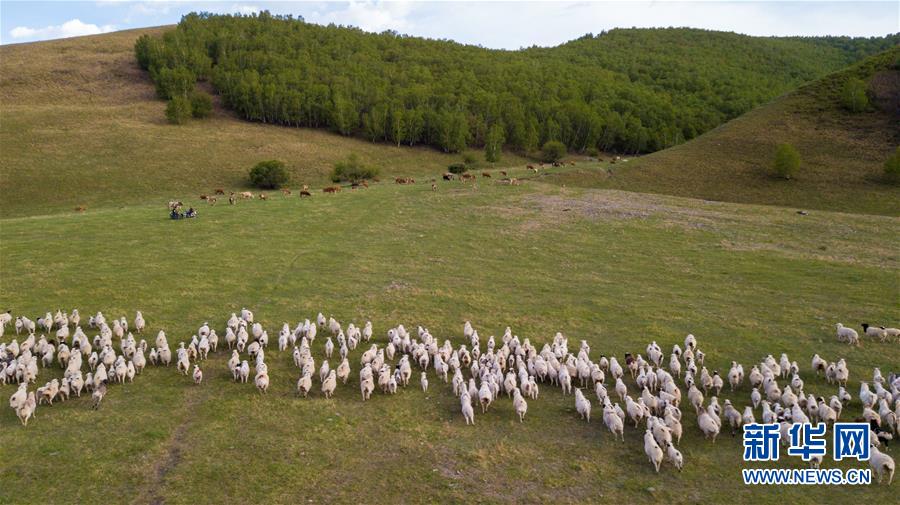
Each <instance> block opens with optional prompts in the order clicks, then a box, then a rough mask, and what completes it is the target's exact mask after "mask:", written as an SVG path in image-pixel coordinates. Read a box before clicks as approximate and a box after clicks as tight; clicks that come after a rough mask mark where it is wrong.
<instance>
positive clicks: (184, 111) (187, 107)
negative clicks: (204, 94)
mask: <svg viewBox="0 0 900 505" xmlns="http://www.w3.org/2000/svg"><path fill="white" fill-rule="evenodd" d="M190 117H191V101H190V100H188V99H187V98H185V97H183V96H175V97H172V99H171V100H169V103H168V104H167V105H166V119H168V120H169V122H170V123H172V124H184V123H187V121H188V119H190Z"/></svg>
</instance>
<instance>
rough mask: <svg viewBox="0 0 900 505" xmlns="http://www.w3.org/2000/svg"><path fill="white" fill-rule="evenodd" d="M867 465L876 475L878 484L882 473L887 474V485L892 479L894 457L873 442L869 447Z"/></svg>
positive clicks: (882, 475) (882, 476)
mask: <svg viewBox="0 0 900 505" xmlns="http://www.w3.org/2000/svg"><path fill="white" fill-rule="evenodd" d="M876 439H877V437H876ZM869 466H870V467H872V471H873V472H875V473H876V474H877V475H878V483H879V484H881V481H882V479H883V478H884V474H887V476H888V481H887V483H888V485H890V484H891V481H893V480H894V468H895V465H894V458H892V457H890V456H888V455H887V454H885V453H883V452H881V451H880V450H878V448H877V447H876V446H875V445H874V444H873V445H871V446H870V447H869Z"/></svg>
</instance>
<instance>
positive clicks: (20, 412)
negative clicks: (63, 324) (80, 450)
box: [16, 391, 893, 474]
mask: <svg viewBox="0 0 900 505" xmlns="http://www.w3.org/2000/svg"><path fill="white" fill-rule="evenodd" d="M35 410H37V401H36V400H35V397H34V391H32V392H30V393H28V396H27V397H26V398H25V401H24V402H23V403H22V405H20V406H19V407H18V408H17V409H16V416H17V417H18V418H19V421H21V422H22V426H28V420H29V419H30V418H32V417H34V412H35ZM891 464H893V461H892V462H891ZM891 473H892V474H893V471H892V472H891Z"/></svg>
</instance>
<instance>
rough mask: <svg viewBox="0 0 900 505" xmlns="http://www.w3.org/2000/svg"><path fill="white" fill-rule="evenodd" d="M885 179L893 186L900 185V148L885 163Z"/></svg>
mask: <svg viewBox="0 0 900 505" xmlns="http://www.w3.org/2000/svg"><path fill="white" fill-rule="evenodd" d="M884 177H885V178H886V179H887V180H888V182H891V183H893V184H898V183H900V146H898V147H897V150H896V151H894V154H892V155H891V156H890V157H889V158H888V159H887V160H886V161H885V162H884Z"/></svg>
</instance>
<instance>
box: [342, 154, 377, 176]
mask: <svg viewBox="0 0 900 505" xmlns="http://www.w3.org/2000/svg"><path fill="white" fill-rule="evenodd" d="M377 175H378V169H376V168H373V167H366V166H363V164H362V163H361V162H360V161H359V157H358V156H357V155H355V154H351V155H350V156H348V157H347V159H346V160H344V161H339V162H337V163H335V164H334V170H332V171H331V182H341V181H348V182H359V181H361V180H364V179H374V178H375V177H376V176H377Z"/></svg>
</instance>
